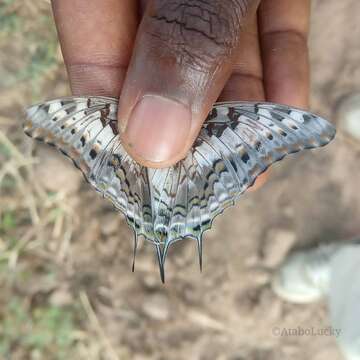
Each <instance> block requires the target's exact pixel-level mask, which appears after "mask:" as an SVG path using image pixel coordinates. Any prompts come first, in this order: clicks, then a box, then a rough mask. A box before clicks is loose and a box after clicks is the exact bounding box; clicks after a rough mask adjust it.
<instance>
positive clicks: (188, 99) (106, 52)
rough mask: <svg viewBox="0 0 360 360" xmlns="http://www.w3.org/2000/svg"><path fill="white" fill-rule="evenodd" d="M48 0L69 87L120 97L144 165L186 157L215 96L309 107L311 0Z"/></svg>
mask: <svg viewBox="0 0 360 360" xmlns="http://www.w3.org/2000/svg"><path fill="white" fill-rule="evenodd" d="M52 5H53V10H54V15H55V21H56V25H57V28H58V33H59V38H60V42H61V46H62V51H63V55H64V60H65V63H66V66H67V70H68V74H69V78H70V84H71V89H72V92H73V94H74V95H105V96H112V97H119V96H120V95H121V97H120V107H119V130H120V134H121V138H122V141H123V143H124V146H125V147H126V149H127V151H128V152H129V153H130V155H131V156H132V157H133V158H134V159H136V160H137V161H138V162H139V163H141V164H143V165H145V166H150V167H166V166H169V165H172V164H174V163H175V162H177V161H178V160H180V159H181V158H183V157H184V156H185V154H186V153H187V152H188V150H189V148H190V147H191V145H192V143H193V141H194V139H195V138H196V137H197V134H198V132H199V129H200V127H201V125H202V123H203V122H204V120H205V118H206V116H207V114H208V112H209V111H210V109H211V107H212V105H213V103H214V102H215V101H239V100H257V101H264V100H266V101H271V102H278V103H284V104H288V105H292V106H297V107H300V108H307V107H308V97H309V61H308V47H307V37H308V27H309V16H310V0H292V1H289V0H262V1H261V2H259V0H153V1H146V0H142V1H136V0H92V1H88V0H53V1H52ZM265 177H266V174H265V176H261V177H260V179H258V180H257V182H256V184H255V186H259V185H260V184H261V183H262V182H263V180H264V178H265Z"/></svg>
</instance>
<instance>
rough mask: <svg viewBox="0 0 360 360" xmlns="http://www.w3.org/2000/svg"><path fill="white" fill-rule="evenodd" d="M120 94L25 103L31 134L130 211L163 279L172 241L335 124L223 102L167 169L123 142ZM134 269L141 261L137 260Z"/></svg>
mask: <svg viewBox="0 0 360 360" xmlns="http://www.w3.org/2000/svg"><path fill="white" fill-rule="evenodd" d="M117 109H118V100H116V99H114V98H108V97H95V96H91V97H68V98H62V99H56V100H51V101H47V102H44V103H41V104H37V105H33V106H31V107H30V108H29V109H28V110H27V111H26V117H27V119H26V121H25V123H24V131H25V133H26V134H27V135H29V136H31V137H33V138H35V139H38V140H41V141H44V142H45V143H47V144H50V145H53V146H55V147H57V148H58V149H59V150H60V151H61V152H63V153H64V154H65V155H67V156H68V157H70V159H72V161H73V162H74V164H75V166H77V167H78V168H79V169H80V170H81V171H82V173H83V174H84V177H85V179H86V180H87V181H88V182H89V183H90V184H91V185H92V186H93V187H94V188H95V189H96V190H97V191H98V192H99V193H101V194H102V196H103V197H105V198H107V199H109V200H110V201H111V202H112V203H113V205H114V206H115V208H116V209H117V210H120V211H121V212H122V213H123V214H124V215H125V217H126V220H127V223H128V224H129V226H130V227H131V228H132V229H133V231H134V234H135V242H134V260H135V254H136V247H137V243H138V237H139V236H143V237H144V238H145V239H147V240H149V241H150V242H151V243H153V244H154V246H155V249H156V255H157V259H158V263H159V268H160V275H161V279H162V281H164V276H165V275H164V263H165V259H166V254H167V252H168V249H169V246H170V245H171V244H173V243H174V242H175V241H177V240H181V239H183V238H193V239H195V240H196V242H197V249H198V256H199V263H200V268H201V266H202V237H203V233H204V231H206V230H208V229H210V228H211V226H212V222H213V220H214V218H215V217H216V216H217V215H219V214H221V213H222V212H223V211H224V209H226V208H227V207H228V206H230V205H233V204H234V201H235V200H236V199H237V198H238V197H239V196H240V195H241V194H242V193H244V192H245V190H246V189H247V188H248V187H249V186H251V185H252V184H253V183H254V181H255V180H256V178H257V177H258V176H259V175H260V174H261V173H262V172H264V171H265V170H266V169H267V168H268V167H269V166H270V165H271V164H273V163H274V162H276V161H279V160H281V159H282V158H283V157H284V156H286V155H287V154H291V153H296V152H298V151H301V150H303V149H313V148H317V147H320V146H324V145H326V144H328V143H329V142H330V141H331V140H332V139H333V138H334V136H335V128H334V127H333V126H332V125H331V124H330V123H329V122H327V121H326V120H325V119H323V118H321V117H319V116H316V115H314V114H312V113H310V112H306V111H303V110H300V109H295V108H292V107H289V106H286V105H279V104H273V103H266V102H263V103H261V102H228V103H216V104H215V105H214V107H213V109H212V111H211V112H210V113H209V115H208V117H207V119H206V121H205V123H204V124H203V126H202V128H201V131H200V133H199V136H198V138H197V139H196V141H195V142H194V144H193V146H192V148H191V149H190V151H189V152H188V154H187V156H186V157H185V158H184V159H183V160H181V161H179V162H178V163H177V164H175V165H173V166H171V167H169V168H165V169H152V168H146V167H144V166H141V165H140V164H138V163H137V162H136V161H135V160H133V159H132V158H131V157H130V156H129V155H128V154H127V152H126V151H125V149H124V147H123V145H122V144H121V141H120V138H119V134H118V127H117ZM133 270H134V263H133Z"/></svg>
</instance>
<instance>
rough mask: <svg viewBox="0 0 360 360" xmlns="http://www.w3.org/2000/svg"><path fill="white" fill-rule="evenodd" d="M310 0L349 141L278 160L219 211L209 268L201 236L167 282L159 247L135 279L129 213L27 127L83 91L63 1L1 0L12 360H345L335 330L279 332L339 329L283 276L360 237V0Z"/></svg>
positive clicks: (0, 334)
mask: <svg viewBox="0 0 360 360" xmlns="http://www.w3.org/2000/svg"><path fill="white" fill-rule="evenodd" d="M312 3H313V5H312V6H313V12H312V30H311V39H310V49H311V63H312V102H311V103H312V110H314V112H317V113H319V114H321V115H323V116H325V117H327V118H329V119H331V121H332V122H334V123H336V124H337V126H338V128H339V135H338V137H337V139H336V140H335V141H334V142H333V143H332V144H331V145H329V146H328V147H326V148H324V149H321V150H318V151H314V152H307V153H305V154H300V155H298V156H293V158H291V159H289V158H287V159H286V160H284V161H283V162H281V163H279V164H276V165H275V166H274V167H273V168H272V169H273V170H272V172H271V178H270V180H269V181H268V183H267V184H266V185H265V186H264V187H263V188H261V189H260V190H259V191H257V192H256V193H251V194H247V195H245V196H244V197H243V198H242V199H241V200H240V201H239V202H238V204H237V206H235V207H233V208H231V209H229V210H228V211H226V212H225V214H224V215H223V216H221V217H219V218H217V219H216V221H215V223H214V226H213V229H212V231H210V232H208V233H207V235H206V240H205V243H204V268H203V272H202V274H200V272H199V268H198V260H197V256H196V246H195V243H194V242H192V241H183V242H180V243H177V244H176V245H174V246H173V247H172V248H171V249H170V253H169V259H168V261H167V264H166V273H167V279H166V284H165V285H162V284H161V281H160V278H159V274H158V268H157V265H156V260H155V258H154V254H153V248H152V247H151V246H150V245H149V244H146V243H145V244H143V243H141V244H140V249H139V252H138V256H137V262H136V271H135V273H132V272H131V264H132V251H133V244H132V233H131V232H130V230H129V228H128V227H127V225H126V223H125V222H124V219H123V217H122V215H121V214H119V213H116V212H114V210H113V208H112V206H111V204H110V203H108V202H106V201H104V200H103V199H101V198H100V197H99V196H98V195H97V194H96V193H95V191H93V190H92V189H91V188H90V187H89V185H88V184H87V183H85V181H84V180H83V177H82V175H81V174H80V173H79V172H78V170H76V169H75V168H74V167H73V165H72V163H71V162H70V161H68V160H67V159H65V158H64V157H63V156H62V155H59V154H57V153H56V152H55V151H53V149H48V148H47V147H44V146H41V145H40V144H34V143H33V142H32V141H31V140H30V139H28V138H26V137H25V136H24V134H23V132H22V128H21V124H22V120H23V109H24V108H26V107H27V106H28V105H30V104H31V103H34V102H37V101H43V100H45V99H51V98H56V97H61V96H64V95H68V94H69V89H68V84H67V80H66V74H65V70H64V66H63V61H62V58H61V53H60V49H59V45H58V41H57V38H56V33H55V28H54V24H53V21H52V18H51V12H50V5H49V2H47V1H45V0H37V1H33V0H21V1H20V0H0V359H11V360H12V359H94V360H95V359H96V360H97V359H110V360H117V359H121V360H123V359H124V360H126V359H134V360H142V359H166V360H168V359H201V360H207V359H209V360H214V359H216V360H243V359H247V360H261V359H266V360H272V359H294V360H298V359H299V360H300V359H301V360H302V359H304V358H309V359H314V360H325V359H327V360H339V359H341V355H340V353H339V352H338V349H337V346H336V343H335V339H334V338H333V337H331V336H321V337H308V336H297V337H296V336H288V337H287V336H282V337H281V336H275V334H274V331H273V329H274V328H276V327H281V328H283V327H287V328H296V327H298V326H300V327H303V328H309V327H314V328H316V329H321V328H325V327H327V326H330V323H329V319H328V314H327V309H326V305H325V303H317V304H311V305H302V306H299V305H293V304H288V303H285V302H283V301H282V300H280V299H279V298H277V297H276V295H275V294H274V293H273V292H272V291H271V288H270V285H269V284H270V280H271V275H272V273H273V271H274V269H276V268H277V267H278V266H279V264H280V263H281V261H282V260H283V259H284V257H285V256H286V254H287V253H288V252H289V251H291V249H294V248H297V247H302V246H308V245H310V244H314V243H319V242H331V241H341V240H344V239H348V238H351V237H353V236H356V235H359V236H360V221H359V219H360V191H359V189H358V184H359V183H360V171H359V155H360V140H359V139H358V140H356V137H354V136H351V135H348V134H347V133H346V131H343V130H342V127H343V125H342V120H343V118H344V116H343V114H344V113H345V112H346V107H345V108H344V107H340V105H339V104H341V103H342V101H343V99H344V98H347V97H348V96H349V95H350V94H353V93H355V92H356V91H359V90H360V67H359V64H360V46H359V39H360V25H359V24H360V23H359V16H360V3H359V1H357V0H343V1H338V0H326V1H323V0H313V2H312ZM339 109H340V110H339ZM354 133H355V131H354ZM294 158H295V159H296V160H294Z"/></svg>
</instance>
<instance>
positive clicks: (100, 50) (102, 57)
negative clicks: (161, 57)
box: [52, 0, 138, 97]
mask: <svg viewBox="0 0 360 360" xmlns="http://www.w3.org/2000/svg"><path fill="white" fill-rule="evenodd" d="M136 3H137V2H136V1H133V0H121V1H118V0H92V1H88V0H53V1H52V6H53V12H54V17H55V21H56V26H57V30H58V33H59V39H60V43H61V48H62V52H63V56H64V60H65V64H66V66H67V70H68V74H69V78H70V84H71V89H72V92H73V93H74V94H77V95H89V94H90V95H106V96H115V97H116V96H118V95H119V92H120V89H121V86H122V83H123V80H124V78H125V72H126V67H127V65H128V63H129V59H130V56H131V52H132V47H133V42H134V39H135V34H136V28H137V23H138V15H137V7H136Z"/></svg>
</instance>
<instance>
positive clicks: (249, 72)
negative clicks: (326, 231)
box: [219, 14, 269, 192]
mask: <svg viewBox="0 0 360 360" xmlns="http://www.w3.org/2000/svg"><path fill="white" fill-rule="evenodd" d="M258 35H259V34H258V25H257V17H256V14H254V16H253V18H252V19H251V21H249V23H248V24H247V25H246V26H245V27H244V30H243V31H242V32H241V35H240V44H241V45H240V47H239V49H238V51H237V53H236V59H235V62H234V67H233V72H232V75H231V77H230V79H229V81H228V82H227V83H226V85H225V88H224V90H223V91H222V93H221V96H220V98H219V101H239V100H249V101H263V100H264V99H265V93H264V86H263V71H262V62H261V54H260V44H259V36H258ZM268 176H269V171H266V172H265V173H263V174H261V175H260V176H259V177H258V178H257V179H256V181H255V183H254V185H252V186H251V187H249V188H248V190H247V191H249V192H252V191H255V190H257V189H259V188H260V187H262V186H263V185H264V184H265V182H266V181H267V178H268Z"/></svg>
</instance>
